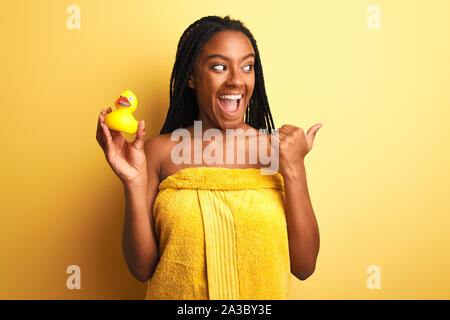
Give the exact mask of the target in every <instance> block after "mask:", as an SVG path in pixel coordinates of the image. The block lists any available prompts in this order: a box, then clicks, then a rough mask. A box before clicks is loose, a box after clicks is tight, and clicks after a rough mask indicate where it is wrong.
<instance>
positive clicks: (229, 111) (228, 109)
mask: <svg viewBox="0 0 450 320" xmlns="http://www.w3.org/2000/svg"><path fill="white" fill-rule="evenodd" d="M243 98H244V96H243V95H242V97H241V98H240V99H222V98H220V97H218V98H217V100H218V101H219V105H220V107H221V108H222V111H223V112H224V113H225V114H226V115H228V116H234V115H236V114H237V113H238V112H239V110H240V107H241V100H242V99H243Z"/></svg>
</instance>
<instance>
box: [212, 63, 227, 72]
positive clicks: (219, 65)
mask: <svg viewBox="0 0 450 320" xmlns="http://www.w3.org/2000/svg"><path fill="white" fill-rule="evenodd" d="M216 67H224V68H225V66H223V65H221V64H218V65H215V66H214V67H213V68H214V69H216ZM216 70H220V69H216ZM220 71H223V70H220Z"/></svg>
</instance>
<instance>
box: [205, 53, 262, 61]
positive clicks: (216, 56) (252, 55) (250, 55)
mask: <svg viewBox="0 0 450 320" xmlns="http://www.w3.org/2000/svg"><path fill="white" fill-rule="evenodd" d="M248 57H253V58H255V54H254V53H250V54H248V55H246V56H245V57H243V58H242V59H241V60H244V59H247V58H248ZM212 58H221V59H223V60H227V61H230V58H228V57H227V56H224V55H221V54H212V55H210V56H208V57H206V59H205V62H206V61H208V60H209V59H212Z"/></svg>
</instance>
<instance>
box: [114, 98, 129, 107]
mask: <svg viewBox="0 0 450 320" xmlns="http://www.w3.org/2000/svg"><path fill="white" fill-rule="evenodd" d="M117 103H118V104H119V105H121V106H122V107H129V106H131V103H130V102H129V101H128V99H127V98H125V97H120V98H119V101H118V102H117Z"/></svg>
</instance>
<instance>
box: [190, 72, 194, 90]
mask: <svg viewBox="0 0 450 320" xmlns="http://www.w3.org/2000/svg"><path fill="white" fill-rule="evenodd" d="M189 87H191V88H192V89H195V86H194V76H193V75H191V77H190V78H189Z"/></svg>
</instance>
